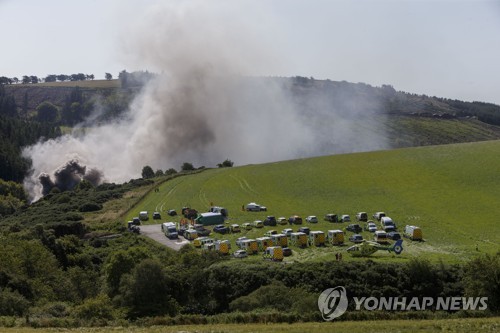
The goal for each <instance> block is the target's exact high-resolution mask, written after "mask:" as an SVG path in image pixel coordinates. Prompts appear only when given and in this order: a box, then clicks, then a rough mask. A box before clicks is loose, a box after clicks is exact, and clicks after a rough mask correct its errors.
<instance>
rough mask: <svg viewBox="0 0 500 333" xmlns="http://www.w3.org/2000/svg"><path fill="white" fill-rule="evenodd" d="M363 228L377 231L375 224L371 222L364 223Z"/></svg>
mask: <svg viewBox="0 0 500 333" xmlns="http://www.w3.org/2000/svg"><path fill="white" fill-rule="evenodd" d="M365 230H366V231H369V232H375V231H377V225H376V224H375V223H373V222H368V223H367V224H366V225H365Z"/></svg>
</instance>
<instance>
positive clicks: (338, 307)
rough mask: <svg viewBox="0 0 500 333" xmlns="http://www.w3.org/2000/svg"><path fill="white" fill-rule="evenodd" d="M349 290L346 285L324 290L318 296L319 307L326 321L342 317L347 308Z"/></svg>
mask: <svg viewBox="0 0 500 333" xmlns="http://www.w3.org/2000/svg"><path fill="white" fill-rule="evenodd" d="M348 304H349V301H348V300H347V292H346V290H345V288H344V287H335V288H329V289H326V290H324V291H323V292H322V293H321V295H319V298H318V307H319V310H320V311H321V315H322V316H323V319H324V320H326V321H330V320H333V319H335V318H337V317H340V316H342V315H343V314H344V312H345V311H346V310H347V305H348Z"/></svg>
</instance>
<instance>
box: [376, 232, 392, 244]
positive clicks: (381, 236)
mask: <svg viewBox="0 0 500 333" xmlns="http://www.w3.org/2000/svg"><path fill="white" fill-rule="evenodd" d="M373 239H374V240H375V242H377V243H380V244H386V243H389V239H388V238H387V233H386V232H385V231H382V230H377V231H375V236H373Z"/></svg>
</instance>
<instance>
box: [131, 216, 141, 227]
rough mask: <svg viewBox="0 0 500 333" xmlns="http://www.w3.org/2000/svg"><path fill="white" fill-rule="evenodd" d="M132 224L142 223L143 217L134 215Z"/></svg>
mask: <svg viewBox="0 0 500 333" xmlns="http://www.w3.org/2000/svg"><path fill="white" fill-rule="evenodd" d="M132 224H133V225H141V219H140V218H138V217H133V218H132Z"/></svg>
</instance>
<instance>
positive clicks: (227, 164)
mask: <svg viewBox="0 0 500 333" xmlns="http://www.w3.org/2000/svg"><path fill="white" fill-rule="evenodd" d="M233 165H234V162H233V161H231V160H230V159H226V160H225V161H224V162H222V163H219V164H217V167H219V168H230V167H232V166H233Z"/></svg>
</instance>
